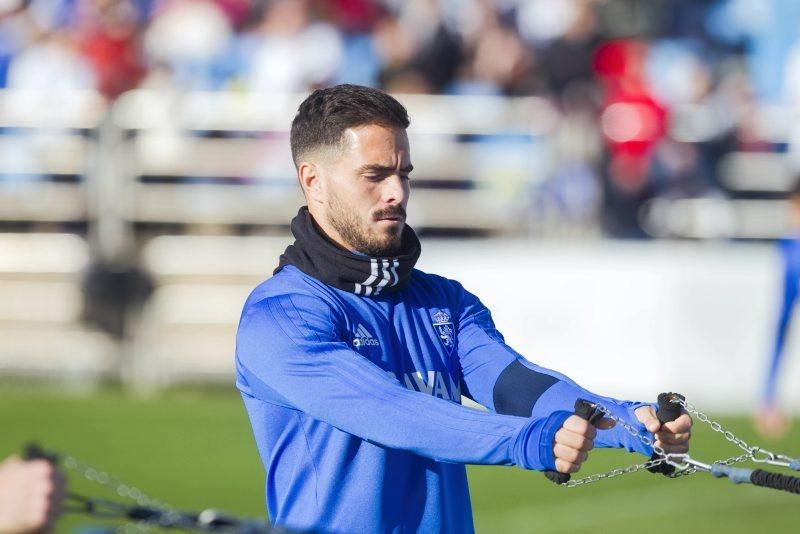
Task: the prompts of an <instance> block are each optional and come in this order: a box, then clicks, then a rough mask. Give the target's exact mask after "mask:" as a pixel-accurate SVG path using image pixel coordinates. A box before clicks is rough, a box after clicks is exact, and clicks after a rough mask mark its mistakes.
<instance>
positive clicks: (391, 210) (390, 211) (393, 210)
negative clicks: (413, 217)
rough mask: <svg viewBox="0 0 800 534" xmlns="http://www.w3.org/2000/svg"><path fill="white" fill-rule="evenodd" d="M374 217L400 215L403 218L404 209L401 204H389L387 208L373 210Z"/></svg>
mask: <svg viewBox="0 0 800 534" xmlns="http://www.w3.org/2000/svg"><path fill="white" fill-rule="evenodd" d="M374 217H375V219H376V220H378V219H386V218H388V217H402V218H403V219H405V218H406V210H405V209H404V208H403V206H399V205H398V206H389V207H388V208H383V209H381V210H378V211H376V212H375V215H374Z"/></svg>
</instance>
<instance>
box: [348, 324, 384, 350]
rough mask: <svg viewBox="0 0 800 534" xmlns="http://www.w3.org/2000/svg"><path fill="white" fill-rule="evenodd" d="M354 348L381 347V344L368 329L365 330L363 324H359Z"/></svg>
mask: <svg viewBox="0 0 800 534" xmlns="http://www.w3.org/2000/svg"><path fill="white" fill-rule="evenodd" d="M353 346H354V347H356V348H358V347H364V346H370V347H379V346H380V342H379V341H378V340H377V339H375V338H374V337H373V336H372V334H370V333H369V331H368V330H367V329H366V328H364V325H363V324H361V323H358V328H356V335H355V339H353Z"/></svg>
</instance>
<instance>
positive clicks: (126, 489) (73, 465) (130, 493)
mask: <svg viewBox="0 0 800 534" xmlns="http://www.w3.org/2000/svg"><path fill="white" fill-rule="evenodd" d="M64 466H66V467H67V468H68V469H72V470H73V471H76V472H77V473H78V474H80V475H82V476H83V477H84V478H85V479H86V480H90V481H92V482H96V483H98V484H100V485H102V486H106V487H108V488H111V489H112V490H113V491H114V493H116V494H117V495H119V496H120V497H125V498H128V499H131V500H133V501H134V502H136V504H138V505H139V506H147V507H149V508H157V509H159V510H171V507H170V506H168V505H166V504H164V503H162V502H160V501H157V500H156V499H153V498H151V497H148V496H147V495H145V494H144V493H143V492H142V491H141V490H140V489H138V488H137V487H135V486H131V485H130V484H127V483H125V482H123V481H122V480H120V479H118V478H115V477H112V476H111V475H109V474H108V473H106V472H105V471H100V470H99V469H95V468H94V467H92V466H91V465H89V464H87V463H86V462H82V461H81V460H78V459H77V458H75V457H74V456H66V457H65V458H64Z"/></svg>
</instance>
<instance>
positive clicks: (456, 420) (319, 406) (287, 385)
mask: <svg viewBox="0 0 800 534" xmlns="http://www.w3.org/2000/svg"><path fill="white" fill-rule="evenodd" d="M335 313H336V312H335V311H334V310H333V309H332V308H331V307H330V306H328V305H327V304H325V303H324V302H323V301H322V300H321V299H319V298H316V297H314V296H310V295H301V294H293V295H280V296H274V297H268V298H266V299H263V300H261V301H258V302H256V303H254V304H251V305H249V306H248V307H246V309H245V311H244V312H243V314H242V319H241V321H240V324H239V331H238V334H237V341H236V353H237V372H238V373H239V374H240V378H241V379H242V380H244V382H245V383H246V384H247V388H248V390H249V393H250V394H251V395H253V396H255V397H257V398H259V399H261V400H265V401H267V402H270V401H271V400H274V399H275V398H280V399H281V402H285V403H288V405H289V406H290V407H292V408H295V409H297V410H301V411H302V412H304V413H306V414H308V415H309V416H310V417H313V418H314V419H317V420H319V421H323V422H325V423H327V424H330V425H332V426H334V427H336V428H338V429H339V430H341V431H343V432H347V433H349V434H351V435H354V436H357V437H359V438H362V439H364V440H367V441H369V442H371V443H374V444H377V445H380V446H384V447H388V448H394V449H402V450H407V451H411V452H413V453H415V454H418V455H420V456H424V457H427V458H432V459H435V460H439V461H444V462H453V463H473V464H500V465H517V466H519V467H522V468H525V469H538V470H542V469H552V468H553V466H554V464H555V459H554V458H553V451H552V448H553V438H554V436H555V433H556V431H557V430H558V429H559V428H560V427H561V425H562V424H563V422H564V420H565V419H566V418H567V417H569V413H567V412H561V413H554V414H548V416H547V417H534V418H530V417H515V416H508V415H498V414H493V413H485V412H480V411H477V410H472V409H469V408H466V407H463V406H460V405H457V404H454V403H452V402H449V401H446V400H443V399H439V398H436V397H433V396H430V395H425V394H423V393H420V392H416V391H411V390H408V389H406V388H405V387H403V386H402V385H401V384H400V382H398V381H397V380H396V379H395V378H393V377H391V376H389V374H388V373H386V372H385V371H383V370H381V369H380V368H379V367H378V366H377V365H375V364H373V363H372V362H370V361H369V360H367V359H365V358H364V357H363V356H361V355H360V354H358V353H356V352H354V351H353V350H352V349H350V347H349V346H348V344H347V343H346V342H345V341H343V340H342V339H341V337H340V336H339V335H338V334H337V326H336V325H337V324H338V321H337V319H335V318H334V315H335Z"/></svg>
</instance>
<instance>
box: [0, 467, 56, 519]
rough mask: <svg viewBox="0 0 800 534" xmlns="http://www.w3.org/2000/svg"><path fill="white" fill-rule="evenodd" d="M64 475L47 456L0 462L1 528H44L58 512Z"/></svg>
mask: <svg viewBox="0 0 800 534" xmlns="http://www.w3.org/2000/svg"><path fill="white" fill-rule="evenodd" d="M63 498H64V476H63V475H62V474H61V473H60V472H59V471H58V470H57V469H56V468H55V467H54V466H53V464H52V463H51V462H49V461H47V460H43V459H37V460H29V461H24V460H22V459H20V458H18V457H16V456H10V457H8V458H6V459H5V460H4V461H3V462H2V463H0V532H2V533H3V534H17V533H18V534H22V533H28V532H39V531H47V530H49V529H50V527H52V525H53V522H55V520H56V518H57V517H58V515H59V514H60V512H61V503H62V501H63Z"/></svg>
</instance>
